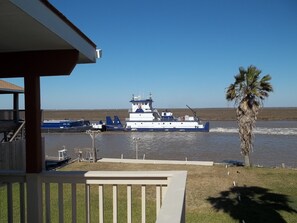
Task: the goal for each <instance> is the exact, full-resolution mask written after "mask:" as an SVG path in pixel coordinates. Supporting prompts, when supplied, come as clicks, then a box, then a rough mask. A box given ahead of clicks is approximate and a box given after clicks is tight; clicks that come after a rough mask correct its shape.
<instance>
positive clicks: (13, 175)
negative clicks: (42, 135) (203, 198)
mask: <svg viewBox="0 0 297 223" xmlns="http://www.w3.org/2000/svg"><path fill="white" fill-rule="evenodd" d="M30 175H32V174H26V173H24V172H19V171H18V172H17V171H0V182H3V183H7V185H8V188H9V190H10V191H11V189H10V188H11V185H10V184H11V183H13V182H19V183H20V184H23V183H27V186H26V187H24V186H22V187H23V188H27V193H30V191H31V192H33V191H32V189H31V190H30V188H28V187H30V185H32V183H30V178H31V179H32V176H30ZM34 175H35V174H34ZM35 177H37V178H35ZM35 177H34V178H35V179H36V182H39V183H38V185H39V186H37V187H39V188H40V189H41V190H44V193H45V197H44V198H45V209H44V210H40V211H41V212H44V213H45V214H46V219H47V222H50V221H51V211H50V209H51V208H50V184H52V183H53V184H55V183H57V184H58V190H59V196H58V197H59V201H58V202H59V219H60V222H61V221H62V222H63V216H64V213H63V212H64V206H63V194H64V192H63V186H62V185H63V184H69V183H70V184H71V185H72V186H71V188H72V189H71V190H72V192H75V191H76V189H75V188H76V186H75V185H76V184H85V185H86V194H85V196H86V222H90V221H91V218H90V216H91V209H92V210H93V208H91V207H90V205H91V203H90V197H91V191H90V186H91V185H97V186H98V189H99V193H100V195H99V203H100V205H101V204H102V207H100V205H99V212H100V214H99V216H100V217H103V216H104V214H103V211H104V209H103V203H104V202H103V200H102V199H104V198H102V197H103V185H112V188H113V202H114V207H117V202H118V201H117V199H118V198H117V190H118V185H127V205H128V206H127V222H131V221H132V202H131V196H132V194H131V193H132V192H131V189H132V185H139V186H140V187H141V191H142V192H141V193H142V195H141V200H142V222H146V218H145V216H146V211H145V209H146V204H145V200H146V199H145V197H146V195H145V193H146V192H145V191H146V188H145V187H146V185H156V208H157V209H156V213H157V216H156V223H165V222H166V223H167V222H170V223H184V222H185V206H186V205H185V190H186V178H187V172H186V171H87V172H86V171H52V172H42V173H40V174H36V175H35ZM42 184H45V187H43V186H42ZM42 188H43V189H42ZM38 190H39V189H38ZM10 193H11V192H10ZM35 193H36V192H35ZM37 194H38V193H36V194H35V196H36V195H37ZM39 194H42V193H39ZM40 196H41V195H40ZM72 196H73V197H72V199H73V200H72V220H74V221H76V220H77V219H76V218H77V216H76V214H77V213H76V211H75V210H76V208H75V207H76V202H77V200H76V194H75V193H74V194H73V193H72ZM9 197H10V200H11V201H12V199H11V198H12V194H10V195H9ZM21 197H24V196H23V195H22V196H21ZM33 197H34V196H31V195H30V194H27V199H29V200H28V202H27V205H29V204H30V202H33V201H34V199H33V200H32V201H30V200H31V198H33ZM22 200H24V199H23V198H22ZM8 206H13V204H12V202H11V203H10V205H9V203H8ZM25 206H26V204H25V202H24V201H23V203H22V207H21V210H22V211H24V210H25ZM29 206H30V205H29ZM9 208H11V207H9ZM27 209H28V207H27ZM10 210H11V211H10V214H9V216H10V219H12V218H13V217H12V216H13V215H12V209H10ZM27 211H29V210H27ZM29 214H30V216H31V215H32V214H34V212H30V213H27V215H29ZM36 214H37V213H36ZM117 215H118V213H117V210H116V209H113V218H114V219H117ZM22 216H25V215H24V214H22ZM22 219H24V217H22ZM103 221H104V220H103V219H101V220H100V222H103Z"/></svg>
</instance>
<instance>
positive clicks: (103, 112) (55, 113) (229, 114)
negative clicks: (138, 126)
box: [42, 107, 297, 122]
mask: <svg viewBox="0 0 297 223" xmlns="http://www.w3.org/2000/svg"><path fill="white" fill-rule="evenodd" d="M193 109H194V110H195V111H196V113H197V116H198V117H199V118H200V119H201V120H202V121H235V120H236V109H235V108H193ZM163 110H166V109H165V108H164V109H163V108H159V109H158V111H159V112H161V111H163ZM167 110H170V111H172V112H173V114H174V116H176V117H179V116H184V115H193V114H192V112H191V111H190V110H189V109H186V108H174V109H167ZM115 115H116V116H118V117H119V118H120V120H121V121H123V122H124V121H125V119H126V118H127V117H128V109H43V110H42V119H43V120H49V119H54V120H59V119H74V120H76V119H85V120H90V121H99V120H103V121H104V120H105V117H106V116H111V117H113V116H115ZM257 120H259V121H296V120H297V107H289V108H285V107H279V108H272V107H269V108H265V107H264V108H262V109H261V110H260V111H259V115H258V119H257Z"/></svg>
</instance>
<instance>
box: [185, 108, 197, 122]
mask: <svg viewBox="0 0 297 223" xmlns="http://www.w3.org/2000/svg"><path fill="white" fill-rule="evenodd" d="M186 106H187V107H188V108H189V109H190V110H191V112H192V113H193V115H194V117H195V119H197V120H198V121H199V118H198V117H197V115H196V111H194V110H193V109H192V108H191V107H190V106H189V105H186Z"/></svg>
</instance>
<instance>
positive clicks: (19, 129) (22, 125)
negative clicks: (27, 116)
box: [9, 121, 26, 142]
mask: <svg viewBox="0 0 297 223" xmlns="http://www.w3.org/2000/svg"><path fill="white" fill-rule="evenodd" d="M25 123H26V121H23V123H22V124H21V125H20V127H19V128H18V129H17V131H16V132H15V133H14V134H13V136H12V137H11V138H10V140H9V142H12V141H13V140H14V139H15V137H16V136H17V135H18V134H19V132H20V131H21V130H22V129H23V127H24V126H25Z"/></svg>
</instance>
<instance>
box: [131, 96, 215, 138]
mask: <svg viewBox="0 0 297 223" xmlns="http://www.w3.org/2000/svg"><path fill="white" fill-rule="evenodd" d="M130 102H131V106H132V108H131V110H129V118H127V119H126V130H129V131H168V132H169V131H180V132H208V131H209V123H208V122H206V123H205V124H204V123H202V122H201V121H200V120H199V118H198V117H196V116H188V115H186V116H183V117H178V118H176V117H174V116H173V113H172V112H170V111H167V110H165V111H163V112H161V114H160V113H159V112H158V110H157V109H154V108H153V99H152V96H151V95H150V97H149V98H148V99H141V97H140V96H137V97H135V96H134V95H133V96H132V99H131V101H130Z"/></svg>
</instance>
